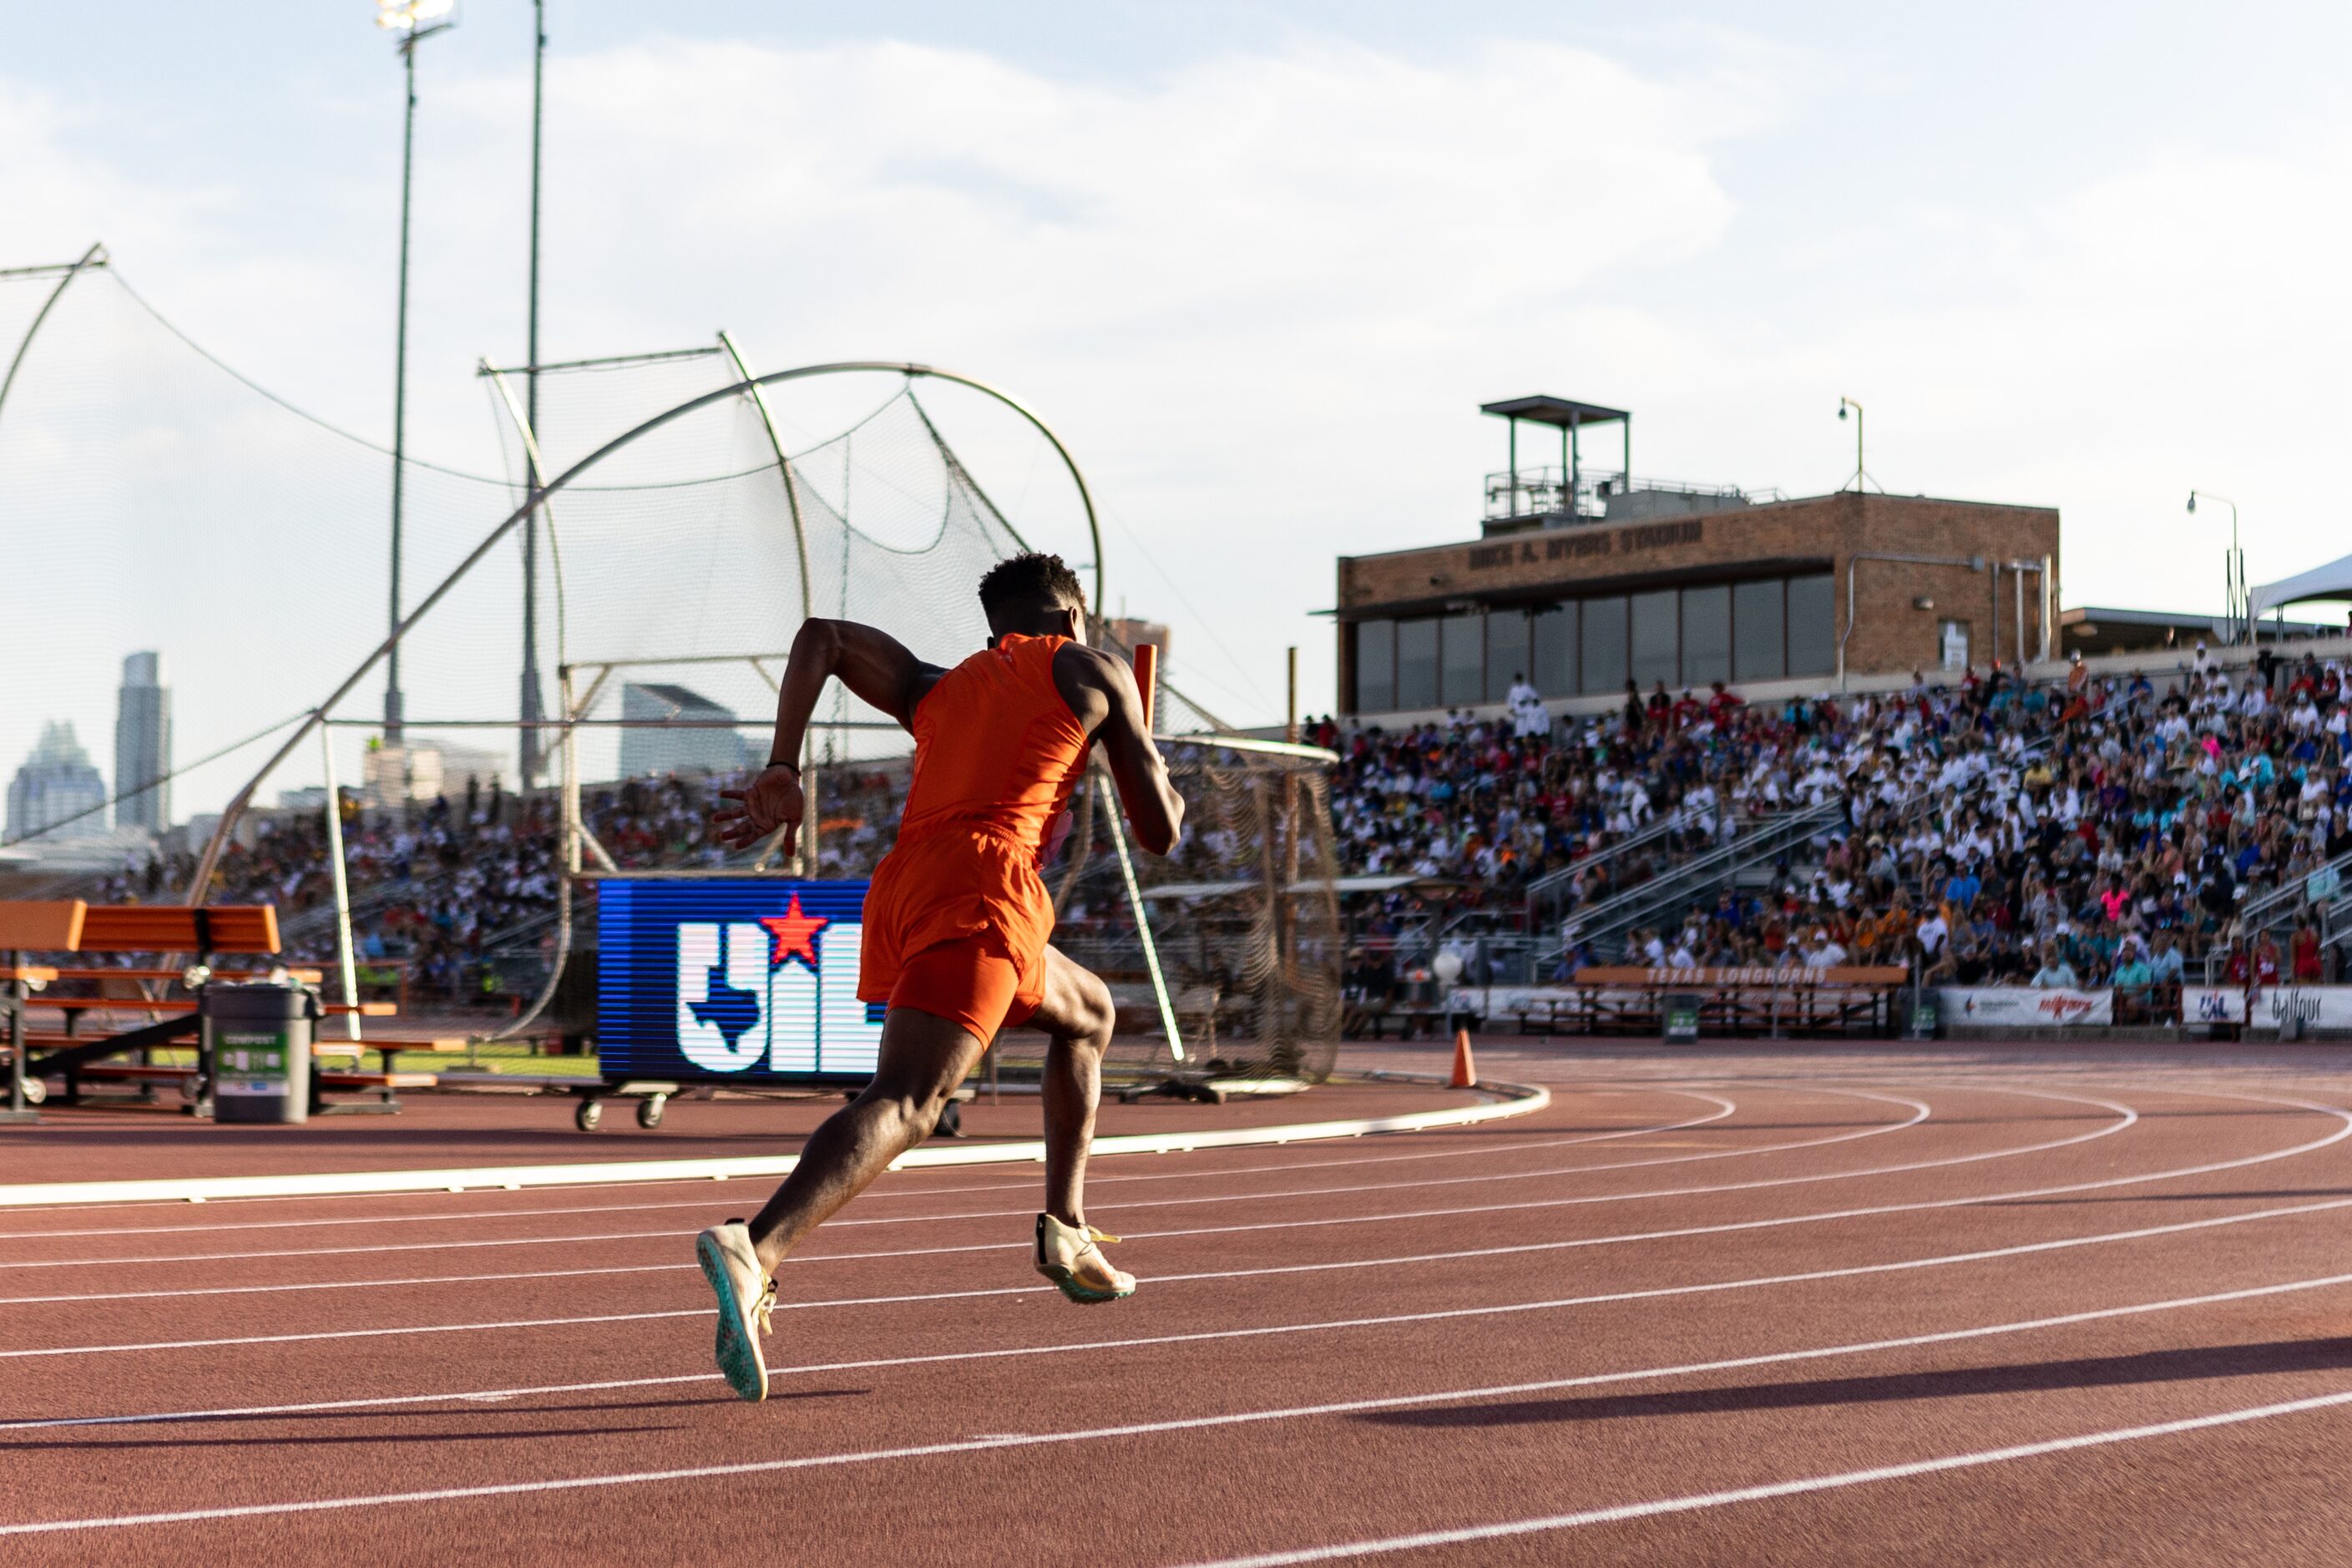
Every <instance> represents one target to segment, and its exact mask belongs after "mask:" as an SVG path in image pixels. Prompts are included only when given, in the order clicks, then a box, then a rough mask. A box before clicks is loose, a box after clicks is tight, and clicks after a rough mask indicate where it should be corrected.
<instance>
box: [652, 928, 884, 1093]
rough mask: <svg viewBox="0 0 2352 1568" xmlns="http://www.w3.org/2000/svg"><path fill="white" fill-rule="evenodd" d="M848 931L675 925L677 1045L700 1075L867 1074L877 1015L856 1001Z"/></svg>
mask: <svg viewBox="0 0 2352 1568" xmlns="http://www.w3.org/2000/svg"><path fill="white" fill-rule="evenodd" d="M861 931H862V928H861V927H860V926H858V925H857V924H856V922H855V921H837V920H828V919H826V918H824V917H823V916H821V915H812V914H807V913H804V912H803V910H802V909H801V900H800V895H799V894H798V893H795V894H793V900H792V905H791V907H790V908H789V909H787V910H785V911H784V912H783V913H782V914H781V915H770V916H767V917H765V918H763V919H761V920H755V921H680V922H679V924H678V927H677V1044H678V1049H679V1050H680V1051H681V1052H682V1053H683V1054H684V1055H685V1057H686V1059H687V1060H688V1061H690V1062H692V1063H693V1064H694V1065H695V1066H697V1067H698V1068H702V1069H704V1070H705V1071H707V1072H750V1071H752V1070H755V1069H758V1070H764V1071H768V1072H870V1071H872V1070H873V1068H874V1061H875V1057H876V1054H877V1051H878V1050H879V1048H880V1046H881V1042H882V1021H881V1018H880V1016H879V1014H880V1012H881V1009H880V1008H879V1007H878V1006H877V1007H869V1006H867V1005H866V1004H865V1003H863V1002H861V1001H859V1000H858V999H857V946H858V938H859V936H860V934H861Z"/></svg>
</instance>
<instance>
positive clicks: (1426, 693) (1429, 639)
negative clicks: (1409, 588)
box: [1396, 620, 1437, 709]
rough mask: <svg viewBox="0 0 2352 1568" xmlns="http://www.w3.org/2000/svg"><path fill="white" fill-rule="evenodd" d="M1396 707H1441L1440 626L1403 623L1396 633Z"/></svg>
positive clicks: (1413, 622) (1421, 622) (1399, 625)
mask: <svg viewBox="0 0 2352 1568" xmlns="http://www.w3.org/2000/svg"><path fill="white" fill-rule="evenodd" d="M1396 663H1397V683H1396V705H1397V706H1398V707H1399V708H1403V709H1412V708H1434V707H1436V706H1437V623H1436V622H1435V621H1433V620H1420V621H1399V622H1398V623H1397V632H1396Z"/></svg>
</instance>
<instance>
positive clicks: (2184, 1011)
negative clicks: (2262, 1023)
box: [2180, 985, 2246, 1024]
mask: <svg viewBox="0 0 2352 1568" xmlns="http://www.w3.org/2000/svg"><path fill="white" fill-rule="evenodd" d="M2180 1021H2181V1022H2182V1023H2184V1024H2242V1023H2244V1022H2245V1021H2246V990H2245V987H2244V986H2242V985H2184V986H2182V987H2181V988H2180Z"/></svg>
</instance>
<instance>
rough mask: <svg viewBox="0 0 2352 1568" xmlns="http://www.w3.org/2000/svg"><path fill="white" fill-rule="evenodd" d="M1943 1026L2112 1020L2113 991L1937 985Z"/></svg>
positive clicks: (2038, 1026)
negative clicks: (1938, 986)
mask: <svg viewBox="0 0 2352 1568" xmlns="http://www.w3.org/2000/svg"><path fill="white" fill-rule="evenodd" d="M1937 1000H1938V1002H1939V1003H1940V1005H1941V1008H1942V1012H1943V1016H1944V1026H1945V1027H1947V1028H1956V1029H1998V1028H2033V1029H2046V1028H2050V1027H2052V1026H2063V1027H2074V1026H2095V1025H2105V1024H2112V1023H2114V1022H2115V1021H2116V994H2115V993H2114V992H2113V991H2107V990H2099V991H2060V990H2055V989H2052V990H2046V991H2043V990H2035V989H2033V988H2032V987H2030V986H2022V985H2018V986H2011V985H1947V986H1943V987H1941V988H1939V989H1938V990H1937Z"/></svg>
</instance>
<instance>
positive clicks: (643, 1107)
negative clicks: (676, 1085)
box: [637, 1094, 669, 1132]
mask: <svg viewBox="0 0 2352 1568" xmlns="http://www.w3.org/2000/svg"><path fill="white" fill-rule="evenodd" d="M668 1107H669V1096H667V1095H666V1094H654V1095H647V1096H646V1098H645V1099H643V1100H639V1101H637V1125H638V1126H640V1127H642V1128H644V1129H645V1130H646V1131H648V1132H651V1131H653V1130H654V1129H655V1128H656V1127H659V1126H660V1125H661V1124H662V1112H663V1111H664V1110H667V1109H668Z"/></svg>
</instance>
